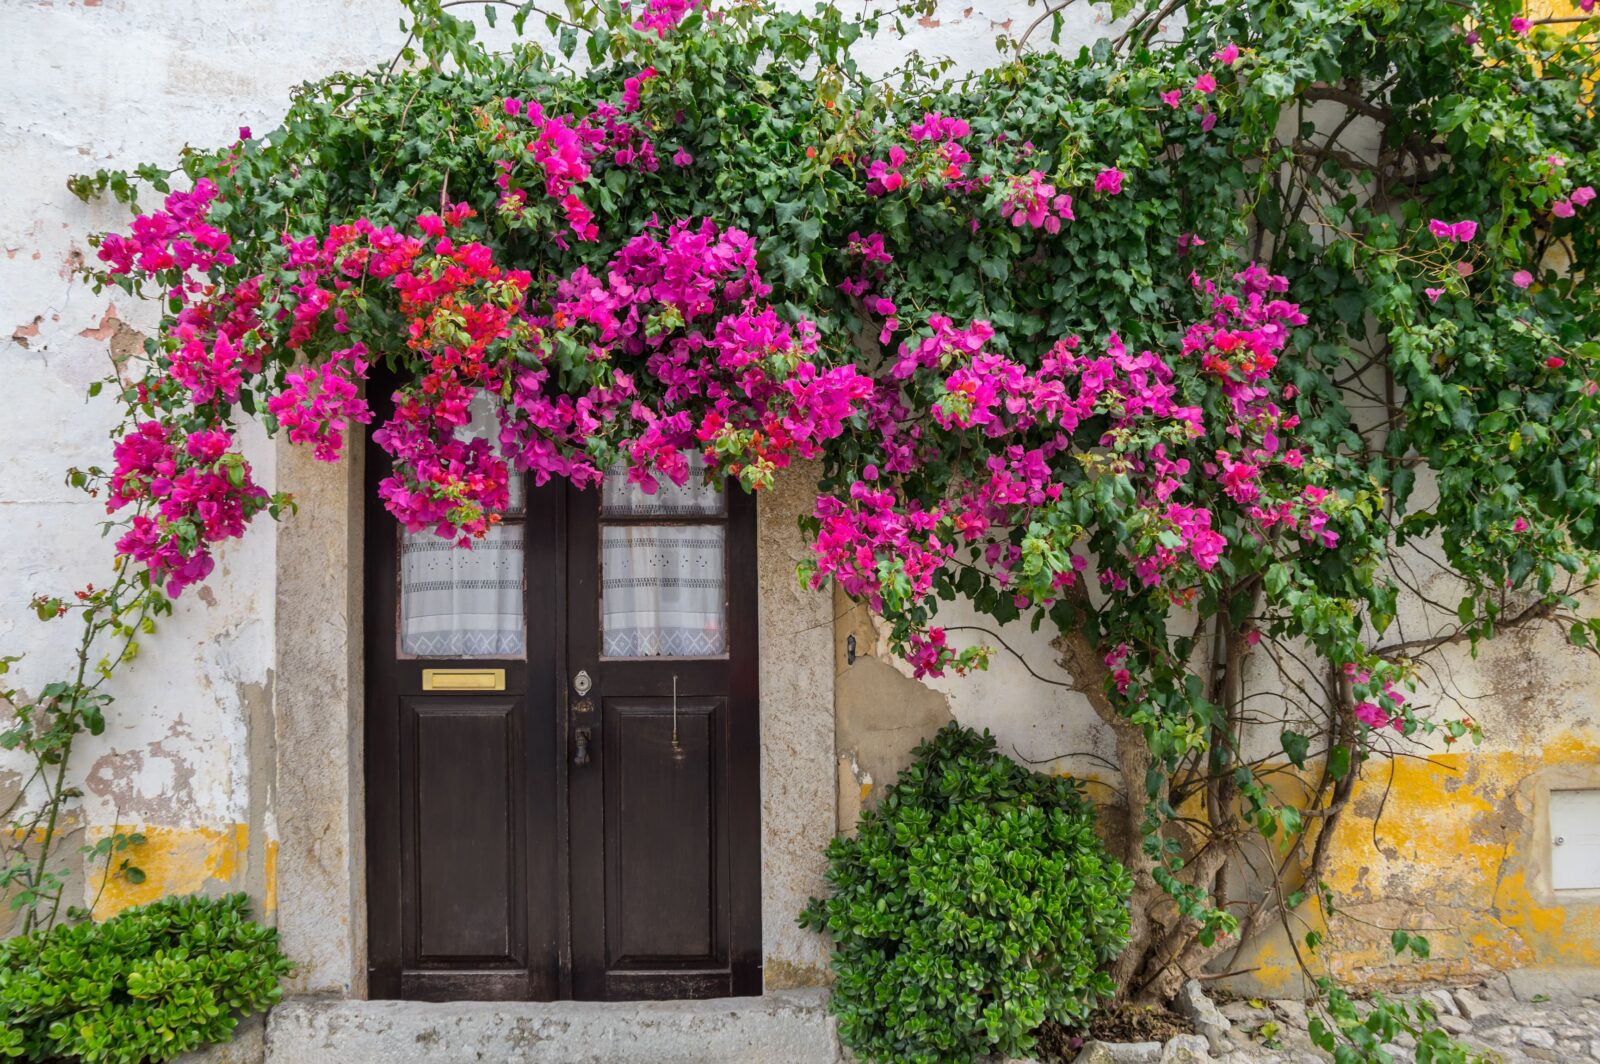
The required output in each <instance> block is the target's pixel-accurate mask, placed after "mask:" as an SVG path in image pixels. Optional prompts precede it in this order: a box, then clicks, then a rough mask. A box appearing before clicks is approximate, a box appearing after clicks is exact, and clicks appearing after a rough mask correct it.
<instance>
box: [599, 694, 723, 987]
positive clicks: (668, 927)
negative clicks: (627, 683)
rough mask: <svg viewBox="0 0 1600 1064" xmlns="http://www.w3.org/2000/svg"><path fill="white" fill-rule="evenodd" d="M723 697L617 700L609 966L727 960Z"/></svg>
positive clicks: (610, 795) (609, 750)
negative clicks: (721, 918)
mask: <svg viewBox="0 0 1600 1064" xmlns="http://www.w3.org/2000/svg"><path fill="white" fill-rule="evenodd" d="M717 708H718V707H717V704H715V703H710V702H700V703H698V704H694V705H689V704H684V703H683V702H682V701H680V703H679V706H678V712H677V715H676V716H677V719H676V720H674V715H673V711H672V707H671V706H670V705H662V704H661V703H659V702H654V701H638V700H621V699H617V700H608V701H607V704H606V735H607V747H606V755H607V756H606V766H605V768H606V782H607V784H608V786H607V788H606V810H605V818H606V822H607V823H608V824H610V825H612V827H611V829H610V830H609V831H608V832H607V840H608V844H609V852H608V853H607V855H606V859H607V863H608V865H609V866H610V876H609V880H610V881H609V882H608V883H607V890H606V902H607V905H606V908H607V934H608V938H609V943H608V944H609V947H610V948H609V951H608V967H610V968H640V967H660V966H663V965H674V964H684V963H690V964H699V965H701V966H707V965H711V964H716V963H719V962H720V961H721V959H722V956H723V953H724V951H723V950H722V949H721V948H720V943H721V942H722V941H724V940H725V939H726V931H727V929H726V928H725V927H724V928H721V929H720V931H721V934H719V933H718V932H719V928H718V926H717V924H718V915H719V912H720V909H721V906H720V904H719V902H720V901H721V898H722V895H723V893H724V892H725V889H726V888H725V885H724V882H723V881H724V880H725V878H726V877H725V875H724V874H723V871H725V870H723V869H721V868H720V867H719V866H720V864H721V858H722V856H723V855H722V850H723V846H722V843H721V840H719V839H718V838H717V823H718V805H719V804H720V800H719V796H718V794H717V789H718V788H717V767H718V766H717V761H718V757H717V753H718V750H717V748H718V747H719V746H721V743H720V741H719V737H718V735H717V725H718V723H719V722H720V721H719V718H720V714H718V712H717Z"/></svg>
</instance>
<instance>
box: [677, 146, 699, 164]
mask: <svg viewBox="0 0 1600 1064" xmlns="http://www.w3.org/2000/svg"><path fill="white" fill-rule="evenodd" d="M692 162H694V156H693V155H690V154H689V153H688V152H687V151H685V150H684V149H682V148H679V149H678V150H677V151H675V152H673V153H672V165H674V166H688V165H689V164H690V163H692Z"/></svg>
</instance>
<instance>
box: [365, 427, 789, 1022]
mask: <svg viewBox="0 0 1600 1064" xmlns="http://www.w3.org/2000/svg"><path fill="white" fill-rule="evenodd" d="M374 406H375V408H377V409H375V418H377V419H381V418H382V417H384V416H386V414H387V410H386V409H384V408H383V406H384V404H381V403H375V404H374ZM390 469H391V466H390V463H389V461H388V459H387V456H386V455H384V454H383V453H382V452H381V451H379V450H378V449H377V448H376V447H373V446H370V445H369V446H368V448H367V456H366V470H365V477H364V480H365V489H366V490H365V491H364V492H363V496H364V513H363V517H364V523H365V528H366V530H367V531H366V535H365V536H364V537H363V539H364V543H365V545H366V549H365V550H364V551H363V558H362V565H363V569H364V572H365V574H366V575H367V576H368V577H369V578H370V577H371V576H372V575H373V574H375V573H377V574H382V575H383V577H384V578H383V579H381V580H379V581H377V582H376V583H375V584H370V585H369V586H367V587H366V610H365V620H366V625H365V626H364V628H365V631H364V632H363V659H364V664H365V671H366V675H367V677H368V683H367V690H366V699H367V702H368V704H369V705H372V706H377V705H382V706H403V705H404V704H405V703H406V701H407V700H408V699H409V698H413V697H415V696H416V690H415V688H416V683H415V679H416V677H415V676H413V675H412V674H413V673H416V672H418V668H413V667H408V663H407V662H405V661H400V662H398V663H396V662H395V660H394V651H393V647H394V643H393V640H394V638H395V632H396V631H397V628H396V626H397V624H398V616H399V612H398V610H399V603H398V597H399V596H398V591H399V588H398V583H399V581H398V565H397V564H396V563H394V562H391V563H390V565H388V566H378V567H376V568H374V561H375V559H374V557H373V553H372V552H373V551H374V550H381V551H386V552H395V551H397V549H398V530H397V528H396V526H395V524H394V518H393V517H392V516H391V515H390V514H389V513H388V512H387V511H386V510H385V508H384V506H383V503H382V501H381V500H380V498H379V496H378V491H377V489H378V485H379V483H380V482H381V481H382V480H383V479H384V478H385V477H387V476H388V475H389V472H390ZM728 491H729V495H728V510H727V518H726V522H727V523H726V526H725V527H726V528H727V530H728V538H727V547H726V550H727V553H726V556H725V557H726V561H725V571H726V579H727V587H728V599H727V607H728V615H727V619H728V625H729V630H730V634H731V636H732V638H731V640H730V644H729V656H728V658H727V661H726V675H727V697H726V706H725V709H724V717H723V719H724V723H725V726H726V727H727V741H726V742H725V743H724V746H723V752H722V764H723V767H722V769H721V771H720V772H719V775H718V784H719V793H720V799H719V801H720V803H721V804H722V807H723V808H722V812H721V814H720V816H719V820H720V821H721V823H722V826H723V830H724V834H723V836H722V837H721V839H720V840H719V843H718V847H719V848H718V851H717V852H718V860H719V868H722V869H723V873H724V875H723V877H722V878H721V882H719V883H718V884H717V886H716V888H715V889H719V890H726V891H727V894H728V917H727V926H726V927H724V928H723V932H724V933H725V934H726V949H727V962H728V974H726V975H723V976H719V977H717V978H716V979H712V980H710V981H709V982H707V981H706V979H704V978H700V979H696V978H690V977H687V976H677V975H674V974H673V973H671V972H661V973H640V976H641V978H638V979H627V980H625V981H626V982H627V985H628V986H633V987H636V990H635V991H633V992H628V991H619V990H617V989H615V988H613V989H610V990H605V991H596V989H595V984H596V982H597V979H596V978H590V979H589V980H588V981H587V982H588V984H589V988H588V989H586V990H585V997H586V998H591V997H594V996H597V994H598V996H600V997H602V998H604V997H609V996H611V995H619V996H620V997H621V998H626V999H635V998H637V999H641V1000H642V999H649V998H657V999H671V998H672V997H674V996H679V997H683V998H695V997H705V996H707V995H706V990H707V989H708V988H710V987H711V986H713V985H715V986H716V987H719V988H721V991H720V992H719V993H716V994H715V996H722V995H723V994H724V993H726V994H731V995H734V996H752V995H759V994H760V993H761V990H762V950H761V932H762V927H761V923H762V895H761V886H760V884H761V848H762V843H763V839H762V834H761V822H760V813H761V793H760V779H761V773H760V756H761V742H760V734H761V725H760V707H761V699H760V690H759V662H760V634H759V627H760V625H759V620H758V595H757V583H758V581H757V552H756V501H755V499H754V498H752V497H750V496H749V495H747V494H745V493H743V492H740V491H738V489H737V488H736V487H735V486H732V485H730V486H729V488H728ZM593 498H594V491H593V490H591V492H590V493H588V495H582V494H580V493H579V492H577V490H576V489H573V488H570V487H568V486H567V485H565V484H564V483H563V482H560V481H553V482H551V483H549V484H546V485H543V486H541V487H537V488H534V487H532V486H531V485H530V486H529V488H528V497H527V510H526V518H525V522H524V525H523V527H524V529H525V538H524V541H523V542H524V551H525V563H524V565H525V568H524V572H525V573H526V574H527V585H526V587H525V589H524V622H523V623H524V625H525V630H526V639H525V644H524V645H525V657H524V658H523V659H521V660H519V661H516V662H505V663H504V664H506V665H511V666H514V667H515V669H516V671H517V672H518V673H519V674H525V676H526V683H525V691H524V692H519V693H518V695H517V696H516V697H519V698H523V699H527V700H528V701H529V703H530V704H529V707H528V708H529V712H528V714H527V716H526V717H524V718H520V719H522V721H523V728H524V731H523V740H522V744H521V746H522V749H521V752H522V753H523V755H524V756H523V763H522V768H521V770H522V773H523V783H524V787H525V790H526V794H525V795H524V796H523V798H522V801H523V804H522V805H521V806H518V807H515V808H520V809H521V810H522V811H523V812H522V815H521V816H520V817H519V816H517V815H516V814H515V812H513V815H512V818H511V819H512V822H513V823H514V824H518V827H519V828H520V830H519V832H518V837H519V838H520V839H521V840H523V845H525V846H526V847H527V851H528V852H527V854H526V860H527V864H526V866H525V869H524V870H523V872H522V873H521V874H516V873H514V875H513V882H514V883H515V884H516V886H517V887H518V888H520V889H521V890H522V891H524V892H525V896H526V901H525V908H524V911H523V913H522V917H521V921H520V926H521V931H522V937H523V941H524V942H525V943H526V948H527V949H528V950H529V952H530V954H531V956H529V957H528V958H526V959H527V962H528V964H529V965H530V968H529V971H528V974H527V976H526V979H523V978H522V977H515V978H514V977H512V976H511V975H510V974H509V973H508V975H507V976H506V977H504V978H499V977H495V976H493V975H490V974H488V973H487V972H479V973H474V974H471V975H465V974H461V975H458V974H455V973H452V972H450V971H439V972H437V973H429V972H425V971H422V970H420V969H419V970H415V971H412V970H407V969H405V968H404V964H405V960H404V959H405V957H406V956H407V955H408V953H409V949H408V943H409V942H410V935H411V933H412V932H413V930H414V920H408V919H407V918H406V914H405V912H404V911H403V901H404V898H405V897H406V896H407V895H406V890H405V889H404V884H403V882H402V880H400V879H396V878H394V877H396V876H399V875H401V873H402V870H403V869H404V868H405V867H406V863H405V859H406V857H407V854H408V853H410V848H409V847H408V846H407V843H406V838H407V824H408V820H407V811H406V804H405V802H404V800H403V799H404V796H405V794H406V793H407V792H406V790H405V787H406V782H405V775H406V771H407V765H408V761H407V758H406V757H405V750H406V749H407V746H406V742H405V738H404V735H403V725H402V726H400V727H397V726H396V725H395V723H394V722H393V721H392V720H391V719H389V718H387V717H386V716H382V715H379V714H374V713H364V714H363V717H364V722H363V723H364V727H363V739H364V744H363V749H364V750H365V751H367V752H370V754H371V756H370V758H369V759H368V760H367V763H366V772H365V802H364V807H365V808H364V816H365V827H366V837H367V840H368V846H367V854H366V857H367V860H366V865H367V867H366V876H365V878H366V884H367V899H368V912H367V929H368V932H367V933H368V941H367V952H368V964H367V979H368V988H367V991H368V994H369V996H372V997H375V998H384V999H419V1000H438V999H440V998H441V997H443V998H452V997H455V996H456V995H458V994H460V995H463V997H464V998H465V996H466V995H469V994H470V995H471V996H472V997H476V998H479V999H482V1000H517V999H519V998H521V997H524V996H526V997H529V998H530V999H531V1000H539V1001H550V1000H570V999H572V998H573V995H574V990H575V986H574V953H575V950H574V942H573V936H574V933H575V931H574V911H573V894H574V891H575V890H579V889H582V888H580V887H579V886H578V885H577V884H575V883H574V882H573V874H574V873H573V868H572V860H571V856H572V849H571V843H572V835H571V832H572V828H573V811H572V806H571V794H572V791H571V782H570V781H571V777H570V765H571V762H572V756H573V751H574V742H573V734H572V733H573V729H574V726H575V722H574V720H573V714H572V712H571V702H572V698H573V692H572V688H571V686H570V684H569V682H568V681H569V679H570V677H571V675H572V671H573V668H575V667H576V666H569V661H568V656H569V652H570V650H571V638H570V635H571V633H570V629H569V625H567V624H565V623H563V619H565V618H570V617H572V616H573V615H574V614H573V610H572V608H571V606H572V604H571V603H570V602H569V599H568V594H569V586H568V581H569V576H570V574H571V572H572V569H571V566H572V565H573V564H575V562H574V560H573V559H574V556H573V555H571V552H572V551H573V550H575V549H579V548H578V545H577V544H576V542H575V541H574V540H573V539H572V538H571V533H572V527H571V524H572V521H573V520H574V510H575V508H576V510H577V514H578V516H577V518H576V520H577V530H578V535H580V536H583V537H587V538H590V539H594V540H595V542H594V543H593V544H592V548H593V549H594V550H598V538H597V535H598V524H597V516H598V510H597V509H596V508H595V507H594V506H593V504H592V500H593ZM391 557H394V555H393V554H391ZM541 562H542V563H543V564H541ZM391 570H392V571H391ZM598 571H599V570H598V568H596V569H595V570H594V571H593V573H591V574H590V575H591V576H592V575H594V573H598ZM546 574H548V575H546ZM577 593H578V594H582V595H586V596H591V597H595V602H598V598H597V596H598V588H583V589H580V590H578V591H577ZM591 605H593V603H591ZM541 606H542V608H541ZM581 615H585V616H586V615H587V614H586V613H583V614H581ZM594 619H596V620H597V615H596V618H594ZM590 636H591V640H588V641H592V639H593V638H597V636H598V633H597V632H595V633H590ZM585 642H587V641H585ZM595 649H596V653H597V652H598V649H597V648H595ZM696 660H697V659H685V660H684V664H685V666H686V667H688V668H691V669H692V668H694V667H695V662H696ZM467 664H472V665H476V664H479V663H477V662H468V663H467ZM482 664H485V665H487V666H491V667H492V666H494V665H496V664H497V662H494V661H486V662H483V663H482ZM599 665H600V660H599V659H598V658H597V659H596V660H595V663H594V664H593V665H590V667H591V668H596V669H597V672H598V671H599ZM539 692H544V694H543V695H540V694H539ZM544 699H548V702H546V703H545V704H548V705H549V706H550V707H552V712H553V715H554V720H553V721H550V722H545V723H546V726H543V727H541V722H540V721H539V720H538V714H537V711H535V710H533V707H535V706H537V705H539V704H540V702H541V701H543V700H544ZM402 712H403V711H402ZM595 724H596V725H598V724H599V721H596V722H595ZM606 748H607V747H606V743H605V741H604V738H603V736H602V737H601V738H600V742H599V751H598V756H600V757H602V758H603V757H604V752H605V750H606ZM542 769H543V771H542ZM549 769H553V770H554V771H553V772H549V773H548V774H547V771H548V770H549ZM608 786H609V784H608ZM599 793H602V794H603V793H604V792H599ZM586 816H588V817H590V818H596V817H599V816H600V811H599V810H598V809H588V810H587V811H586ZM523 821H525V822H523ZM752 821H753V822H752ZM591 827H592V825H591ZM733 840H739V841H738V844H737V845H734V844H732V842H733ZM541 853H545V854H548V855H549V859H550V864H553V866H554V867H553V868H551V867H549V865H547V864H545V863H543V862H541ZM412 871H413V873H414V872H415V867H413V869H412ZM551 910H554V917H553V918H552V917H551V915H550V913H551ZM602 911H604V912H609V911H610V903H609V902H608V903H603V910H602ZM513 926H514V927H515V926H517V925H516V924H515V923H514V924H513ZM600 926H601V927H602V928H603V927H604V926H605V922H604V920H603V919H602V921H601V924H600ZM599 933H600V934H601V935H602V936H604V935H605V934H606V932H605V931H604V930H601V931H600V932H599ZM552 936H553V941H552ZM599 951H600V953H601V954H603V953H604V952H605V947H604V943H603V942H602V943H601V944H600V945H599ZM546 954H553V957H554V964H553V965H547V964H544V963H540V958H543V957H544V956H545V955H546ZM600 974H601V973H592V975H596V976H598V975H600ZM598 982H600V983H605V982H606V980H605V979H604V978H603V977H600V978H598ZM519 987H520V988H522V989H521V990H520V991H519Z"/></svg>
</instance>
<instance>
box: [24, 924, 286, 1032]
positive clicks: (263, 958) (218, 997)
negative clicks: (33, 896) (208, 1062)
mask: <svg viewBox="0 0 1600 1064" xmlns="http://www.w3.org/2000/svg"><path fill="white" fill-rule="evenodd" d="M249 917H250V900H249V898H247V897H246V896H245V895H243V894H231V895H228V896H227V897H223V898H207V897H201V896H195V897H189V898H163V899H162V900H160V901H158V902H155V903H153V904H150V905H145V906H141V907H139V908H136V909H129V910H127V911H125V912H123V913H119V914H118V915H116V916H114V917H112V918H111V919H109V920H107V921H105V922H104V923H99V924H75V925H65V924H63V925H58V926H57V927H55V928H52V929H51V930H49V931H44V932H38V933H35V934H31V935H22V936H19V937H17V938H12V939H8V940H6V941H4V942H0V1057H22V1058H24V1059H26V1060H34V1061H43V1060H57V1059H65V1060H82V1061H94V1062H106V1064H144V1062H146V1061H162V1060H171V1059H173V1058H174V1057H176V1056H179V1055H180V1054H183V1053H186V1052H188V1051H189V1050H191V1049H198V1048H200V1047H201V1046H204V1045H208V1044H210V1043H213V1042H226V1041H228V1039H229V1038H231V1037H232V1036H233V1029H234V1025H235V1024H236V1023H237V1022H238V1017H239V1016H242V1015H248V1014H250V1013H253V1012H260V1011H262V1010H263V1009H266V1008H268V1007H269V1006H271V1005H273V1004H275V1003H276V1002H277V1001H278V999H279V997H280V996H281V995H282V991H281V989H280V988H279V986H278V980H279V979H281V978H282V977H283V976H285V975H287V974H288V973H289V970H290V968H291V965H290V963H289V961H288V960H287V959H286V958H285V957H284V956H283V954H282V952H280V951H279V949H278V932H277V931H276V930H274V929H273V928H268V927H262V926H261V925H260V924H257V923H255V922H253V921H252V920H250V918H249Z"/></svg>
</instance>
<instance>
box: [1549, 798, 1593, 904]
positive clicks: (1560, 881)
mask: <svg viewBox="0 0 1600 1064" xmlns="http://www.w3.org/2000/svg"><path fill="white" fill-rule="evenodd" d="M1550 885H1551V886H1553V887H1554V888H1555V889H1556V890H1600V790H1586V791H1551V792H1550Z"/></svg>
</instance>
